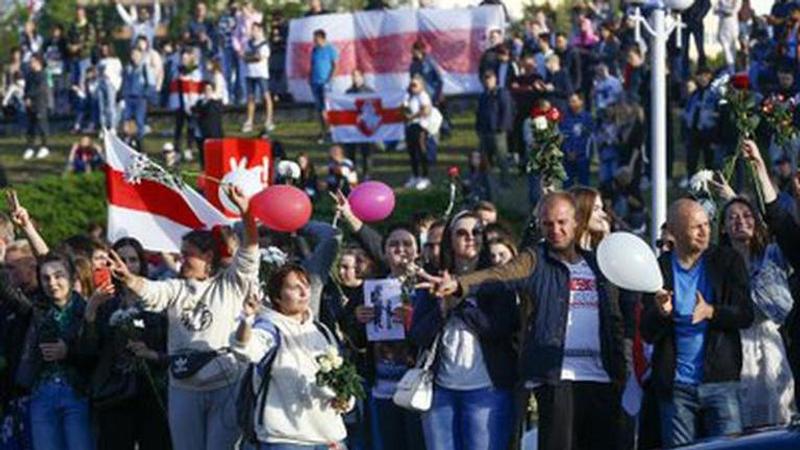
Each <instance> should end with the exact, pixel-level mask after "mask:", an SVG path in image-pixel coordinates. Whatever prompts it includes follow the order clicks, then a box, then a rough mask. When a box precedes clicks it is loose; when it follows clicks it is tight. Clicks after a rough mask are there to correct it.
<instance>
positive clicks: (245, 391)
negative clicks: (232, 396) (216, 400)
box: [236, 327, 281, 444]
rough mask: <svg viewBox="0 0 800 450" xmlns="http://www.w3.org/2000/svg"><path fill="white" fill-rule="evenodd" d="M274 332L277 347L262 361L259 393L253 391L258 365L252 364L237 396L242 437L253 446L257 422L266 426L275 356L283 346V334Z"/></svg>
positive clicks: (246, 372)
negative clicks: (262, 368)
mask: <svg viewBox="0 0 800 450" xmlns="http://www.w3.org/2000/svg"><path fill="white" fill-rule="evenodd" d="M274 330H275V345H274V346H273V347H272V348H271V349H270V350H269V352H267V354H266V355H264V358H263V359H262V361H264V374H263V375H262V377H261V383H260V384H259V385H258V391H256V390H255V389H253V377H254V376H255V371H256V370H257V367H258V364H256V363H250V364H248V365H247V370H245V372H244V376H243V377H242V380H241V382H240V384H239V393H238V394H237V395H236V423H237V425H239V429H240V430H242V437H244V439H245V441H247V442H249V443H251V444H256V443H258V435H257V434H256V420H258V425H259V426H261V425H263V424H264V414H262V413H261V412H262V411H263V409H264V404H265V403H266V402H267V388H268V387H269V381H270V376H271V372H272V364H273V363H274V362H275V355H277V354H278V348H279V347H280V346H281V332H280V331H279V330H278V328H277V327H274ZM256 408H258V413H259V414H257V415H256Z"/></svg>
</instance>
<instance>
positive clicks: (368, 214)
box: [347, 181, 394, 222]
mask: <svg viewBox="0 0 800 450" xmlns="http://www.w3.org/2000/svg"><path fill="white" fill-rule="evenodd" d="M347 200H348V201H349V202H350V209H352V210H353V214H355V216H356V217H358V218H359V219H361V220H363V221H364V222H380V221H381V220H383V219H385V218H387V217H389V216H390V215H391V214H392V211H394V191H393V190H392V188H390V187H389V186H387V185H385V184H384V183H381V182H380V181H367V182H365V183H361V184H359V185H358V186H356V188H355V189H353V192H351V193H350V196H349V197H348V198H347Z"/></svg>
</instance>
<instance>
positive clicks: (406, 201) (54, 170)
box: [0, 114, 528, 243]
mask: <svg viewBox="0 0 800 450" xmlns="http://www.w3.org/2000/svg"><path fill="white" fill-rule="evenodd" d="M226 119H227V120H228V122H227V123H226V126H225V128H226V132H227V133H229V135H230V136H237V135H240V133H238V128H239V126H240V124H241V122H242V120H241V117H240V116H239V115H237V114H230V115H228V116H226ZM472 123H473V118H472V116H471V115H463V114H462V115H458V116H456V117H455V127H456V129H455V132H454V133H453V135H452V136H451V137H450V138H449V139H448V140H446V141H444V142H442V143H441V144H440V152H439V161H438V163H437V166H436V167H435V168H434V169H433V171H432V178H433V180H434V186H433V188H432V189H430V190H428V191H426V192H417V191H414V190H406V189H403V188H396V189H395V192H396V195H397V204H396V207H395V211H394V213H393V215H392V217H391V218H390V219H388V220H387V221H386V222H387V223H391V222H408V221H410V219H411V217H412V216H413V215H414V214H415V213H418V212H424V211H427V212H431V213H434V214H437V215H438V214H442V213H443V212H444V211H445V209H446V207H447V203H448V189H447V178H446V175H445V174H446V171H447V168H448V167H450V166H452V165H458V166H461V169H462V173H463V172H465V171H466V167H465V166H466V161H467V156H468V154H469V152H470V151H471V150H472V149H474V148H476V146H477V139H476V137H475V134H474V132H473V130H472ZM151 125H153V126H154V129H155V131H154V132H153V133H152V134H151V135H149V136H147V137H146V138H145V142H144V147H145V151H146V152H147V153H149V154H151V155H156V156H157V155H158V151H159V149H160V148H161V146H162V144H163V143H164V142H167V141H168V140H171V138H168V137H165V136H164V132H165V131H166V130H169V129H170V128H171V126H172V121H171V119H169V118H165V119H161V120H157V121H154V123H152V124H151ZM317 132H318V129H317V125H316V123H314V122H311V121H306V120H295V121H285V122H280V121H279V122H278V125H277V130H276V132H275V134H274V139H276V140H279V141H281V142H282V143H283V145H284V148H285V149H286V151H287V153H288V155H289V156H290V157H291V156H294V155H296V154H297V153H298V152H301V151H303V152H306V153H308V154H309V155H310V156H311V158H312V160H313V161H314V163H315V164H316V165H317V169H318V170H319V171H320V172H321V174H322V172H323V171H324V170H325V165H326V161H327V148H328V146H327V145H318V144H317V143H316V135H317ZM76 139H77V136H73V135H69V134H64V133H62V134H57V135H54V136H52V137H51V139H50V149H51V152H52V153H51V155H50V157H48V158H47V159H45V160H34V161H24V160H22V157H21V154H22V151H23V150H24V149H25V140H24V136H23V135H22V134H19V135H17V134H14V135H11V136H3V137H0V162H2V164H3V165H4V166H5V168H6V171H7V173H8V177H9V180H10V182H11V183H12V185H13V187H14V188H15V189H17V190H18V191H19V194H20V201H21V202H22V203H23V205H24V206H26V207H27V208H28V209H29V210H30V213H31V215H32V216H33V218H34V219H35V220H36V221H37V222H38V223H39V224H40V228H41V230H42V233H43V235H44V236H45V238H46V239H47V241H48V242H51V243H55V242H59V241H61V240H63V239H64V238H66V237H69V236H71V235H74V234H77V233H82V232H83V231H84V230H85V229H86V226H87V225H88V224H89V223H91V222H99V223H105V218H106V204H105V181H104V176H103V175H102V174H100V173H94V174H90V175H63V171H64V167H65V165H66V158H67V154H68V151H69V148H70V146H71V145H72V143H73V142H74V141H75V140H76ZM372 164H373V170H372V173H371V176H372V178H373V179H377V180H381V181H384V182H386V183H388V184H389V185H391V186H402V184H403V183H404V182H405V180H406V179H407V178H408V176H409V165H408V156H407V154H406V152H405V151H382V152H379V153H377V154H375V155H373V159H372ZM185 169H186V170H187V171H196V170H199V166H198V165H197V163H196V162H193V163H191V164H188V165H187V166H186V167H185ZM525 183H526V182H525V179H524V178H523V177H519V176H515V178H514V180H513V183H512V185H513V186H512V189H511V190H509V191H504V194H503V196H502V197H501V198H498V199H497V203H498V206H499V208H500V210H501V214H502V215H503V216H504V218H505V219H506V220H507V221H508V222H510V223H511V224H512V226H514V228H516V229H519V228H520V227H521V226H522V223H523V222H524V219H525V217H526V216H527V212H528V206H527V200H526V197H525V189H526V187H525V186H526V184H525ZM332 211H333V205H332V202H331V201H330V199H329V198H327V197H322V198H321V199H320V200H319V201H318V202H317V203H316V204H315V205H314V217H315V218H317V219H321V220H326V221H327V220H330V219H331V218H332ZM385 226H386V224H382V225H381V226H380V228H383V227H385Z"/></svg>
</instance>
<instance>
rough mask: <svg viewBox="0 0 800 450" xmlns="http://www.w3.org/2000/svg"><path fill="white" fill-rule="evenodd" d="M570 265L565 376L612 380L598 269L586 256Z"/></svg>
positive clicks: (581, 378) (583, 379) (581, 379)
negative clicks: (605, 355) (604, 352)
mask: <svg viewBox="0 0 800 450" xmlns="http://www.w3.org/2000/svg"><path fill="white" fill-rule="evenodd" d="M567 267H568V268H569V314H568V315H567V331H566V336H565V337H564V362H563V364H562V366H561V379H562V380H572V381H597V382H605V383H608V382H610V381H611V379H610V378H609V377H608V373H606V370H605V369H604V368H603V361H602V359H601V356H600V298H599V296H598V294H597V283H596V280H595V276H594V273H593V272H592V269H591V268H590V267H589V264H587V263H586V261H585V260H583V259H581V261H580V262H578V263H576V264H567Z"/></svg>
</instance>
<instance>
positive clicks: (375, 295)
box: [364, 278, 406, 342]
mask: <svg viewBox="0 0 800 450" xmlns="http://www.w3.org/2000/svg"><path fill="white" fill-rule="evenodd" d="M401 293H402V288H401V286H400V282H399V281H398V280H396V279H393V278H387V279H383V280H366V281H365V282H364V306H368V307H372V308H374V309H375V319H374V320H373V321H372V322H369V323H367V324H366V325H367V340H369V341H371V342H372V341H400V340H403V339H405V338H406V332H405V329H403V322H402V320H399V321H398V320H395V319H394V316H393V312H394V310H395V309H396V308H398V307H400V306H402V304H403V303H402V296H401Z"/></svg>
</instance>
